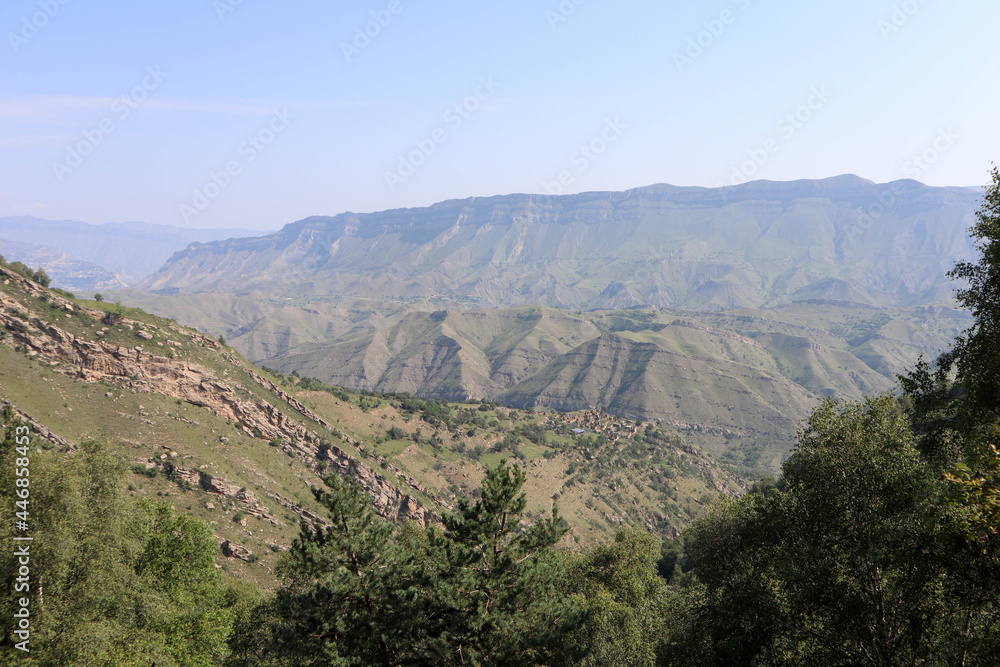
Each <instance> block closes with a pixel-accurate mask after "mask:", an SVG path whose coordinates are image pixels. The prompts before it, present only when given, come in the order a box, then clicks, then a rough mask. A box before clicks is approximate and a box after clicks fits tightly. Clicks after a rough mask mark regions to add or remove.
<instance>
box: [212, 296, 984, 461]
mask: <svg viewBox="0 0 1000 667" xmlns="http://www.w3.org/2000/svg"><path fill="white" fill-rule="evenodd" d="M295 312H296V311H295V309H294V308H293V307H290V306H286V307H285V308H282V309H280V310H278V311H275V313H272V314H271V315H269V316H268V317H266V318H263V319H262V320H261V321H258V322H257V323H256V324H255V325H254V326H253V327H251V328H250V329H249V330H244V333H242V334H241V335H238V336H237V337H235V338H231V339H230V340H231V341H232V342H233V343H234V344H236V345H238V346H240V347H243V348H244V349H247V348H248V349H250V350H253V351H257V350H260V349H266V348H267V347H268V346H267V345H265V344H264V343H263V342H262V341H263V339H264V337H265V336H270V333H269V332H272V331H273V332H276V331H279V330H280V328H281V327H282V326H284V327H285V330H286V331H291V330H292V329H291V327H292V322H293V321H294V313H295ZM299 313H300V314H301V317H302V318H303V319H300V320H299V325H298V326H297V327H296V328H295V329H294V331H297V332H304V331H313V332H331V333H327V334H326V335H329V336H330V340H329V341H326V342H309V343H302V344H299V345H298V346H295V347H293V348H291V349H289V350H288V351H287V352H285V353H283V354H278V355H275V356H273V357H271V358H265V359H262V360H260V362H261V363H266V364H267V365H269V366H273V367H275V368H277V369H278V370H280V371H283V372H285V373H291V372H293V371H294V372H298V373H301V374H303V375H310V376H312V377H317V378H319V379H321V380H323V381H324V382H329V383H332V384H337V385H342V386H346V387H351V388H354V389H361V390H369V391H380V392H393V391H403V392H408V393H412V394H418V395H421V396H427V397H433V398H438V399H442V400H467V399H488V400H495V401H498V402H501V403H505V404H510V405H515V406H519V407H538V408H550V409H556V410H582V409H588V408H597V407H604V408H606V409H608V410H609V411H610V412H612V413H614V414H620V415H623V416H625V417H628V418H631V419H646V420H662V421H663V422H665V423H669V424H670V425H671V426H672V427H673V428H676V429H679V430H681V431H682V432H683V433H684V434H685V437H686V438H689V439H691V440H693V441H694V442H696V443H698V444H699V445H701V446H703V447H706V448H707V449H708V450H709V451H711V452H712V453H713V454H715V455H716V456H723V457H725V460H728V461H730V462H733V463H737V464H739V465H741V466H746V467H749V468H754V469H758V470H761V471H765V470H770V471H773V470H775V469H776V468H777V467H778V465H780V463H781V460H782V457H783V456H785V455H786V454H787V452H788V451H790V449H791V447H792V445H793V444H794V441H795V438H796V434H797V431H798V429H799V428H800V427H801V424H802V421H801V420H802V419H803V418H805V417H806V416H807V415H808V413H809V412H810V411H811V410H812V408H813V407H814V406H815V405H816V404H817V403H818V402H819V400H820V399H821V398H823V397H825V396H831V395H838V396H844V397H850V398H859V397H861V396H862V395H865V394H869V393H874V392H879V391H885V390H887V389H890V388H891V387H892V386H893V385H894V384H895V377H896V374H897V373H900V372H903V370H904V369H906V368H907V367H908V366H909V365H911V364H912V363H913V362H914V361H915V360H916V359H917V357H918V356H919V355H920V354H923V355H924V356H926V357H928V358H930V357H933V356H935V355H936V354H938V353H939V352H940V351H941V350H943V349H944V348H945V347H946V346H947V344H948V342H949V341H950V340H951V339H952V338H953V337H954V335H955V334H957V333H958V332H959V331H960V330H961V329H962V328H963V327H965V326H966V325H967V322H968V320H967V317H966V316H965V315H964V314H963V313H960V312H958V311H955V310H952V309H949V308H944V307H927V308H909V309H887V308H878V307H874V306H863V305H860V304H852V303H841V302H829V301H823V302H800V303H795V304H790V305H787V306H782V307H777V308H772V309H766V310H752V309H743V310H735V311H729V312H725V313H697V312H691V311H671V310H659V311H651V310H630V311H610V312H607V311H598V312H591V313H582V312H573V311H564V310H554V309H548V308H529V307H522V308H512V309H497V310H458V311H432V312H427V311H417V310H408V309H404V310H400V311H392V310H388V309H387V310H386V311H385V312H383V313H381V314H372V306H371V304H369V305H368V308H367V309H365V308H363V307H360V306H358V307H357V308H356V309H352V308H347V307H344V308H341V309H334V308H327V309H320V308H316V309H311V312H309V313H308V314H303V313H302V311H301V310H300V311H299ZM352 313H353V315H352ZM366 313H367V315H365V314H366ZM306 318H307V319H306ZM352 319H357V320H359V321H358V323H357V324H354V325H353V326H352V325H351V321H352ZM305 321H308V323H309V327H308V328H307V327H305V326H302V323H304V322H305ZM338 331H343V332H344V333H335V332H338ZM231 333H240V332H239V331H235V332H231ZM268 340H270V339H269V338H268Z"/></svg>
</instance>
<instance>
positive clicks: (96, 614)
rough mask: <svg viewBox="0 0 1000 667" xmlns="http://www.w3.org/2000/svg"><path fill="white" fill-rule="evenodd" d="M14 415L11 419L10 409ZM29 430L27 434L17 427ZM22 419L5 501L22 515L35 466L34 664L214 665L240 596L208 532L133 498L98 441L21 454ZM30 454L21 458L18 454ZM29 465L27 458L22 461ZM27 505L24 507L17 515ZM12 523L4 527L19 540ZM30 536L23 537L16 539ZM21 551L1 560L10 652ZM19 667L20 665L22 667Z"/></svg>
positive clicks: (2, 472) (4, 463) (6, 447)
mask: <svg viewBox="0 0 1000 667" xmlns="http://www.w3.org/2000/svg"><path fill="white" fill-rule="evenodd" d="M6 413H7V414H6V415H5V417H7V418H9V417H10V414H9V410H8V411H6ZM19 428H21V429H22V430H21V431H20V432H19V431H18V429H19ZM26 431H27V427H25V426H24V425H23V424H22V423H20V422H19V421H17V420H11V421H9V422H8V423H7V428H6V430H5V434H4V435H5V437H4V441H3V443H2V444H0V504H2V506H3V507H4V508H5V510H6V511H11V510H13V509H15V507H16V506H15V505H14V502H15V500H16V499H18V498H19V496H18V495H17V493H16V490H17V489H19V488H24V487H23V486H18V484H17V482H16V480H17V479H23V478H25V477H22V476H19V475H17V474H16V471H17V470H18V469H23V468H25V467H27V468H28V469H29V470H30V474H29V475H28V476H26V478H27V479H30V486H29V487H28V488H29V489H30V495H29V498H28V501H29V502H28V504H27V508H28V510H27V511H28V513H29V518H28V526H29V531H28V532H29V534H30V536H31V537H32V538H33V540H32V541H31V543H30V545H31V546H30V552H31V555H30V560H31V566H30V569H31V574H30V576H31V589H30V590H29V591H28V592H27V597H28V598H29V599H30V609H31V624H32V635H31V644H30V648H31V652H30V653H28V654H26V655H25V656H24V659H23V660H22V661H21V662H22V663H23V664H26V665H46V666H49V665H52V666H63V665H95V666H98V667H100V666H105V665H107V666H111V665H115V666H124V665H154V664H155V665H160V666H161V667H162V666H174V665H176V666H182V665H183V666H188V665H190V666H199V667H200V666H203V665H214V664H218V662H219V661H220V660H221V659H222V658H223V657H224V656H225V654H226V653H227V652H228V648H227V647H226V644H225V638H226V637H227V636H228V634H229V630H230V626H231V624H232V618H233V615H234V613H233V611H232V608H233V607H234V606H236V605H238V604H239V602H240V599H241V597H240V595H239V594H238V591H230V590H227V589H226V588H225V586H224V584H223V582H222V580H221V577H220V575H219V573H218V572H217V571H216V569H215V564H214V554H215V552H216V550H217V548H216V545H215V542H214V539H213V538H212V535H211V532H210V531H209V529H208V527H207V526H206V525H205V524H204V523H202V522H199V521H196V520H194V519H190V518H188V517H183V516H177V515H175V514H174V513H173V510H172V508H170V507H169V506H165V505H154V504H153V503H151V502H148V501H136V500H134V499H132V498H131V497H130V496H129V495H128V493H127V492H126V491H125V489H124V480H123V476H124V475H125V466H124V464H123V462H122V461H121V459H120V458H118V457H117V456H115V455H113V454H112V453H111V451H110V450H109V448H108V446H107V445H106V444H105V443H104V442H101V441H87V442H84V443H82V444H81V446H80V449H79V451H75V452H60V451H58V450H55V449H48V450H45V449H42V448H40V447H39V445H38V443H37V442H35V441H34V439H33V438H31V439H30V443H29V444H28V445H27V448H26V449H24V447H25V445H24V440H25V438H24V437H23V436H21V435H20V434H21V433H24V432H26ZM19 447H20V448H21V449H20V451H18V448H19ZM24 459H27V461H25V460H24ZM17 509H20V508H17ZM13 533H15V526H13V525H11V522H10V521H5V522H2V523H0V539H3V540H5V541H6V543H7V544H14V541H13V537H14V534H13ZM17 534H19V535H23V534H24V533H23V532H17ZM18 567H19V562H18V559H17V558H16V557H14V555H13V550H4V552H3V553H2V554H0V585H4V586H5V588H4V590H5V591H6V593H5V594H4V595H3V596H0V614H2V619H0V632H2V633H3V636H2V640H0V641H2V642H3V647H2V650H3V651H4V653H5V654H10V652H11V651H15V650H16V649H13V648H12V641H11V638H12V637H13V633H12V630H13V627H12V626H11V622H12V619H13V610H14V605H15V603H16V601H17V599H19V598H20V597H22V595H19V594H14V593H13V592H14V588H13V583H14V576H15V573H16V572H17V571H18ZM19 664H20V663H19Z"/></svg>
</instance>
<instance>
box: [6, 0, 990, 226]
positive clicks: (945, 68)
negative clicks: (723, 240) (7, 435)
mask: <svg viewBox="0 0 1000 667" xmlns="http://www.w3.org/2000/svg"><path fill="white" fill-rule="evenodd" d="M998 25H1000V3H998V2H996V0H950V1H949V2H944V1H943V0H923V1H922V2H921V1H920V0H905V1H899V0H885V1H883V0H841V1H839V2H802V1H801V0H798V1H795V2H793V1H791V0H771V1H770V2H765V1H764V0H718V1H711V2H694V3H692V2H675V1H662V0H661V1H652V0H650V1H645V0H618V1H616V2H610V1H608V0H564V1H563V2H562V3H560V1H559V0H548V1H545V0H538V1H527V0H514V1H508V2H502V3H501V2H499V1H497V2H468V1H466V2H453V1H443V2H429V1H427V0H425V1H423V2H415V1H412V0H377V1H365V2H353V3H348V2H340V1H337V0H323V1H319V0H299V1H298V2H274V1H266V0H242V1H241V0H171V1H170V2H111V1H109V0H89V1H85V0H4V1H3V2H2V3H0V26H2V33H3V36H4V39H3V44H0V216H3V215H21V214H29V215H35V216H38V217H43V218H50V219H74V220H83V221H86V222H107V221H126V220H145V221H148V222H154V223H165V224H173V225H180V226H195V227H225V226H244V227H253V228H262V229H263V228H277V227H280V226H281V225H283V224H286V223H288V222H291V221H293V220H297V219H300V218H303V217H305V216H308V215H314V214H327V215H334V214H337V213H340V212H343V211H347V210H350V211H372V210H381V209H386V208H396V207H406V206H422V205H427V204H431V203H433V202H436V201H440V200H442V199H449V198H457V197H468V196H472V195H476V196H480V195H493V194H504V193H511V192H543V191H546V190H548V191H551V192H558V191H563V192H579V191H584V190H606V189H615V190H618V189H628V188H631V187H637V186H642V185H648V184H651V183H673V184H677V185H703V186H712V187H714V186H718V185H724V184H730V183H734V182H738V181H741V180H745V179H748V178H767V179H772V180H791V179H796V178H822V177H827V176H833V175H837V174H842V173H855V174H858V175H859V176H862V177H865V178H868V179H871V180H875V181H880V182H884V181H891V180H895V179H899V178H907V177H912V178H917V179H918V180H921V181H923V182H925V183H929V184H932V185H978V184H982V183H985V182H986V180H987V178H986V172H987V169H988V168H989V166H990V161H991V160H994V159H1000V141H998V140H1000V129H998V121H997V117H998V111H1000V85H998V84H1000V48H998V47H997V46H996V44H997V42H996V27H997V26H998ZM366 31H367V33H368V35H365V32H366ZM369 35H370V36H369ZM456 105H458V106H457V107H456ZM560 180H561V181H562V182H561V183H560V182H559V181H560Z"/></svg>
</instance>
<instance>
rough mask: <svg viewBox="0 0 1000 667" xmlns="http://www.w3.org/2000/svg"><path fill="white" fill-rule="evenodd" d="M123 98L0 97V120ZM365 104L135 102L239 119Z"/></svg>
mask: <svg viewBox="0 0 1000 667" xmlns="http://www.w3.org/2000/svg"><path fill="white" fill-rule="evenodd" d="M123 99H125V98H123V97H97V96H80V95H4V96H0V119H7V120H13V119H20V118H23V119H32V120H40V119H44V118H53V119H57V118H62V117H65V116H67V115H72V114H73V112H75V111H80V110H92V109H107V110H110V109H111V107H112V105H114V104H115V102H119V103H120V102H122V100H123ZM371 105H372V103H371V102H365V101H341V100H327V101H319V102H289V101H287V100H285V101H279V100H275V101H260V100H255V101H231V102H230V101H213V100H194V99H185V98H176V97H165V98H156V97H150V98H148V99H145V100H143V101H141V102H139V103H138V106H141V107H142V108H145V109H156V110H159V111H168V112H195V113H217V114H230V115H239V116H266V115H269V114H271V113H273V111H274V108H275V107H279V108H281V107H286V106H287V107H292V108H295V109H300V110H306V109H308V110H321V111H322V110H332V109H345V108H352V107H365V106H371Z"/></svg>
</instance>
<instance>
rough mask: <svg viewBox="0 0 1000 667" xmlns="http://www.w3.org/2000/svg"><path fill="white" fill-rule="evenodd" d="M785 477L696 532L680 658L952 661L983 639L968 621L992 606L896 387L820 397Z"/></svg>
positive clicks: (690, 548) (675, 652)
mask: <svg viewBox="0 0 1000 667" xmlns="http://www.w3.org/2000/svg"><path fill="white" fill-rule="evenodd" d="M782 487H784V490H780V489H781V488H782ZM777 489H778V490H777V492H774V490H771V491H769V493H768V494H767V495H765V494H750V495H748V496H747V497H745V498H743V499H740V500H738V501H735V502H727V503H722V504H720V505H719V506H718V507H717V508H716V509H715V510H714V511H713V512H712V513H711V514H710V515H708V516H707V517H705V518H703V519H702V520H700V521H699V522H698V524H697V525H696V527H695V528H694V529H693V530H692V531H691V532H690V535H689V537H688V543H687V547H686V552H687V557H688V558H689V559H690V560H691V562H692V565H693V572H694V574H695V575H696V576H697V578H698V580H699V582H700V584H698V585H697V586H693V587H692V594H693V595H695V594H696V595H698V596H701V598H700V601H698V603H697V604H695V605H694V614H695V617H696V621H694V622H688V623H687V624H686V625H682V626H680V631H681V632H682V636H680V637H678V638H675V640H674V641H675V645H674V646H673V647H672V649H671V654H672V657H673V661H674V663H675V664H682V663H684V662H685V661H690V660H691V657H692V656H696V657H697V662H699V663H700V664H755V663H761V664H789V665H816V664H868V665H879V666H883V665H884V666H889V665H916V664H950V663H952V662H955V663H956V664H957V663H958V662H960V661H961V659H962V657H963V654H964V655H965V657H967V656H968V655H969V653H970V651H972V650H974V649H975V643H976V642H977V641H978V640H979V637H978V636H974V635H973V634H972V633H971V632H969V628H970V627H971V625H972V624H973V623H974V622H975V623H979V622H983V623H985V622H986V621H988V619H989V618H991V616H992V614H993V612H992V611H991V609H990V608H989V604H985V603H984V600H985V597H984V596H979V599H978V600H976V599H975V598H976V595H977V594H976V593H970V592H969V584H970V583H971V582H972V581H973V579H974V578H975V577H974V576H970V575H972V574H974V571H973V570H972V569H970V568H968V567H965V566H963V565H962V562H961V561H962V558H964V556H963V553H964V551H965V547H964V546H963V544H962V543H961V542H960V541H956V534H955V531H953V530H952V529H951V528H950V524H951V522H950V517H949V515H948V512H947V511H946V509H945V505H944V503H943V502H942V483H941V482H939V481H938V475H937V473H936V472H935V470H934V469H933V468H932V467H930V466H928V465H927V464H926V463H925V462H924V461H923V460H922V459H921V457H920V455H919V452H918V451H917V449H916V447H915V438H914V436H913V434H912V431H911V429H910V427H909V424H908V422H907V419H906V415H905V414H904V412H903V411H902V410H901V408H900V407H899V405H898V403H897V401H895V399H893V398H892V397H887V396H883V397H879V398H872V399H867V400H866V401H864V402H862V403H851V404H840V403H836V402H832V401H828V402H826V403H824V404H823V405H822V406H821V407H820V408H819V409H818V410H816V412H815V413H814V414H813V415H812V417H811V419H810V421H809V426H808V428H807V429H806V430H805V432H804V434H803V435H802V437H801V439H800V443H799V447H798V449H797V450H796V451H795V452H794V453H793V455H792V456H791V458H789V460H788V461H787V462H786V463H785V465H784V468H783V478H782V483H781V484H780V485H779V486H778V487H777ZM683 632H688V633H689V634H688V635H687V636H683Z"/></svg>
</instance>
